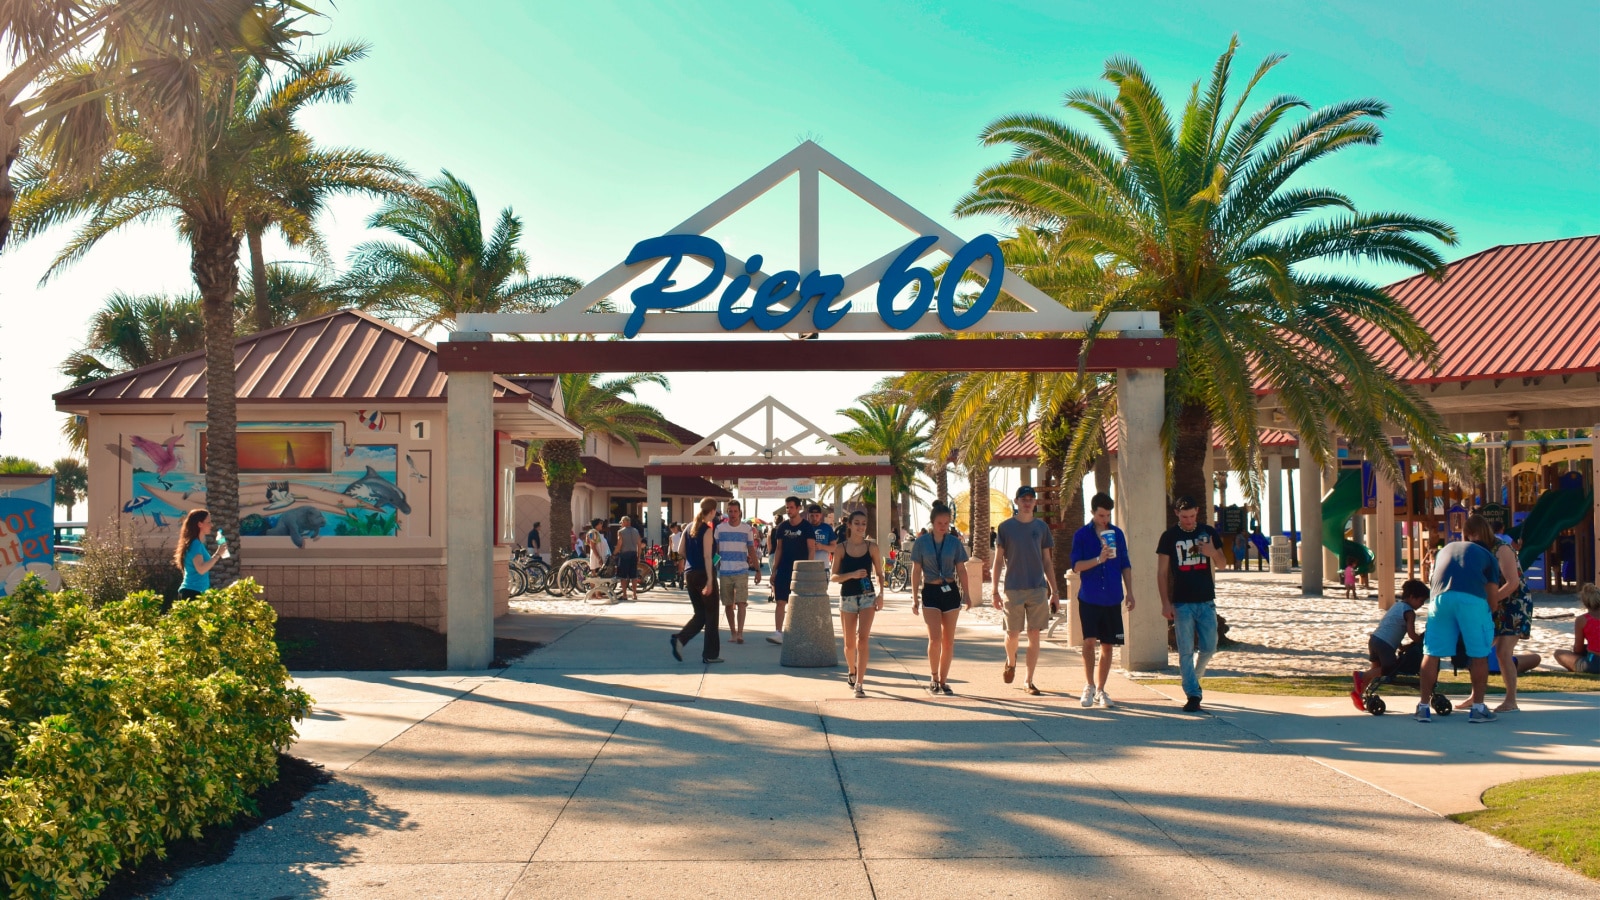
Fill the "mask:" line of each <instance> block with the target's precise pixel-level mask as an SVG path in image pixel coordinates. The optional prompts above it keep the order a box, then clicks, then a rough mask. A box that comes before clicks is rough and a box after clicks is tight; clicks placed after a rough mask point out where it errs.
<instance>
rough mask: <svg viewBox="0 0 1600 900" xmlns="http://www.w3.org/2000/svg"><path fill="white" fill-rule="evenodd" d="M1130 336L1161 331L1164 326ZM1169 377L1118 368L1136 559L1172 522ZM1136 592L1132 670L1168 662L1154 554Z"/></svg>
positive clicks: (1120, 466)
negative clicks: (1166, 434) (1166, 427)
mask: <svg viewBox="0 0 1600 900" xmlns="http://www.w3.org/2000/svg"><path fill="white" fill-rule="evenodd" d="M1124 336H1125V337H1135V336H1137V337H1160V332H1132V333H1125V334H1124ZM1166 377H1167V373H1166V371H1165V370H1164V369H1159V368H1149V369H1145V368H1140V369H1118V370H1117V435H1118V440H1119V445H1118V452H1117V489H1118V491H1119V496H1118V497H1117V518H1118V522H1119V524H1120V525H1121V527H1122V530H1123V532H1124V533H1125V534H1126V535H1127V538H1128V546H1127V547H1125V548H1123V552H1125V553H1128V554H1130V556H1131V557H1132V558H1134V559H1149V558H1150V557H1149V555H1148V554H1150V553H1152V552H1153V551H1154V550H1155V547H1156V544H1157V542H1158V541H1159V540H1160V539H1161V532H1163V531H1165V530H1166V527H1167V491H1166V481H1167V480H1166V478H1165V477H1164V474H1163V473H1164V472H1165V463H1164V460H1165V458H1166V454H1165V452H1164V450H1163V448H1162V445H1161V422H1162V419H1163V418H1164V417H1165V415H1166V402H1165V399H1164V397H1165V385H1166ZM1058 552H1059V551H1058ZM1133 595H1134V599H1135V600H1136V601H1137V603H1136V604H1135V606H1134V608H1133V612H1131V613H1129V614H1128V622H1127V643H1126V644H1124V645H1123V647H1122V666H1123V668H1125V669H1127V670H1128V671H1130V672H1152V671H1156V670H1158V669H1163V668H1166V665H1167V620H1166V619H1165V618H1163V617H1162V615H1161V593H1160V591H1159V590H1158V589H1157V588H1156V567H1155V565H1154V560H1151V564H1150V565H1136V566H1134V567H1133Z"/></svg>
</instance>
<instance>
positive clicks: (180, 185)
mask: <svg viewBox="0 0 1600 900" xmlns="http://www.w3.org/2000/svg"><path fill="white" fill-rule="evenodd" d="M352 54H353V51H352V50H351V48H349V47H340V48H334V49H333V50H330V51H327V52H326V53H323V54H319V55H317V56H314V57H312V58H311V60H310V63H309V64H308V65H307V66H306V67H305V68H303V69H302V68H297V67H291V68H289V69H288V70H287V71H286V72H284V73H283V74H282V75H281V77H278V78H276V79H272V78H269V75H270V73H269V72H268V70H267V67H266V66H265V65H264V64H263V63H261V62H259V61H258V60H256V59H255V58H253V57H251V56H249V55H246V54H245V53H244V52H243V51H239V52H235V53H233V54H230V55H229V60H228V61H229V65H228V66H227V67H213V68H209V69H206V70H203V71H201V72H199V73H198V74H197V75H196V77H195V78H194V79H192V82H193V86H194V95H193V96H192V97H191V98H190V99H191V101H192V102H193V104H194V105H195V115H194V121H193V122H192V123H191V127H192V129H193V132H194V133H193V134H192V135H190V137H191V138H192V139H193V140H192V141H191V144H190V146H189V150H190V155H188V156H186V157H184V158H183V160H182V161H181V164H176V165H175V164H173V163H172V161H171V160H170V159H169V158H168V157H167V155H166V154H165V152H164V149H163V148H164V147H165V146H167V145H168V144H169V143H170V142H171V141H172V138H171V136H169V135H167V134H165V133H164V132H163V131H162V128H163V126H164V124H165V123H163V122H162V121H161V120H159V119H155V118H151V117H146V116H141V115H139V114H138V112H137V110H136V109H130V110H119V114H120V115H121V117H122V118H120V119H119V121H118V126H117V138H116V141H115V144H114V146H113V150H112V151H111V152H110V153H109V154H107V155H106V156H105V157H104V158H103V159H101V160H100V161H99V162H98V164H97V166H96V168H95V169H94V171H93V172H91V173H90V174H89V175H87V176H84V177H80V178H74V179H67V178H60V177H52V176H51V174H50V172H49V169H48V167H47V166H45V165H44V164H43V162H42V161H43V160H47V159H49V158H50V156H51V155H52V154H53V153H56V152H58V151H59V150H60V147H59V146H57V145H55V144H52V143H51V140H52V137H51V136H50V135H48V134H46V135H43V136H40V137H36V138H35V139H34V140H33V142H32V143H31V144H30V146H29V152H30V155H29V157H28V159H27V160H25V161H24V164H23V168H24V172H25V174H24V177H23V178H22V180H21V181H22V184H23V190H22V192H21V193H20V194H19V197H18V201H17V205H16V209H15V210H14V212H15V219H16V226H17V235H18V238H19V239H26V238H29V237H33V236H35V235H37V234H39V233H40V232H42V231H43V230H45V229H47V228H49V227H50V226H52V225H57V224H62V223H64V222H66V221H69V220H73V219H76V218H78V217H79V216H83V215H87V217H88V218H87V221H86V222H85V223H84V224H83V225H82V226H81V227H80V228H79V229H78V231H77V232H76V233H75V234H74V235H73V237H72V238H71V240H70V241H68V243H67V245H66V247H65V248H64V249H63V250H62V251H61V252H60V253H59V254H57V256H56V259H55V261H54V263H53V264H52V265H51V267H50V269H49V270H48V271H47V272H46V275H45V277H46V278H47V279H48V278H49V277H51V276H52V275H54V274H56V273H57V272H59V271H60V270H61V269H62V268H64V267H65V266H67V265H69V264H71V263H73V262H75V261H77V260H78V259H80V258H82V257H83V255H84V254H86V253H87V252H88V251H89V250H90V249H91V248H93V247H94V245H95V244H97V243H98V242H99V241H100V239H101V238H104V237H105V236H107V235H109V234H111V233H113V232H115V231H117V230H118V229H120V228H122V227H123V226H126V225H130V224H134V223H137V222H142V221H148V220H150V219H155V218H159V217H163V216H174V217H175V218H176V219H177V224H178V230H179V233H180V234H182V235H183V237H184V238H185V239H186V240H187V241H188V243H189V248H190V270H191V271H192V272H193V273H194V278H195V285H196V287H198V288H199V291H200V297H201V313H202V318H203V321H204V324H205V350H206V430H207V433H208V435H209V438H208V444H209V448H210V455H209V458H208V460H207V465H206V505H207V508H208V509H209V510H210V511H211V514H212V516H213V521H215V522H216V526H217V529H218V530H219V531H221V532H222V533H224V534H227V535H229V536H230V537H233V538H237V536H238V518H239V472H238V459H237V443H236V437H237V433H236V432H237V424H238V415H237V410H236V406H235V399H234V358H233V343H234V339H235V328H236V323H237V318H236V313H235V300H236V294H237V290H238V281H239V245H240V243H241V240H242V238H243V229H244V225H245V220H246V217H247V216H249V215H256V214H258V213H259V212H260V209H261V207H262V204H263V203H265V202H266V201H267V199H269V197H270V194H269V193H264V192H263V191H262V190H261V185H262V184H263V182H264V181H265V178H264V176H263V175H262V174H261V173H262V172H263V171H265V170H268V169H270V168H271V166H272V165H273V164H274V160H275V159H276V158H278V157H280V156H282V155H283V154H285V153H291V152H295V148H296V147H299V146H300V142H301V139H302V138H303V135H301V134H300V133H299V132H298V131H297V130H296V128H295V124H294V119H295V116H296V115H297V114H298V113H299V112H300V111H302V110H303V109H305V108H306V107H307V106H309V105H311V104H313V103H317V102H320V101H323V100H332V101H343V100H347V99H349V84H348V82H344V81H342V80H340V79H331V78H329V77H327V69H329V68H336V67H337V66H338V65H340V64H341V62H342V61H343V60H345V59H349V58H351V57H352ZM373 174H374V177H379V176H383V177H392V176H394V175H395V171H394V170H393V169H392V168H389V167H387V166H385V165H384V164H381V163H380V164H378V169H377V170H375V171H374V173H373ZM280 199H281V198H280ZM293 215H294V213H293V212H292V211H290V210H288V207H287V206H285V207H284V211H283V213H282V218H283V219H285V220H287V219H289V218H292V216H293ZM239 560H240V557H239V554H237V553H235V554H233V555H232V556H231V557H229V558H228V559H226V560H223V561H221V562H220V563H219V564H218V569H219V573H218V574H219V575H221V576H222V577H223V578H224V579H226V578H229V577H232V576H235V575H237V573H238V566H239Z"/></svg>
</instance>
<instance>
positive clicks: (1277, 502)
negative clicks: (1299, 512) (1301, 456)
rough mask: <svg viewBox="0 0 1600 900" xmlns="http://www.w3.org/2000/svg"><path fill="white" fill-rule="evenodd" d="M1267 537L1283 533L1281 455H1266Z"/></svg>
mask: <svg viewBox="0 0 1600 900" xmlns="http://www.w3.org/2000/svg"><path fill="white" fill-rule="evenodd" d="M1266 526H1267V537H1268V538H1273V537H1276V536H1278V535H1279V534H1282V533H1283V457H1282V456H1279V455H1278V454H1276V453H1274V454H1272V455H1271V456H1268V457H1267V521H1266Z"/></svg>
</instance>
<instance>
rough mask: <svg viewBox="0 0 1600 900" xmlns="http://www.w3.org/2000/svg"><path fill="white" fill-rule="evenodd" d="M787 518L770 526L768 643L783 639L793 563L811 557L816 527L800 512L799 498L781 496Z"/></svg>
mask: <svg viewBox="0 0 1600 900" xmlns="http://www.w3.org/2000/svg"><path fill="white" fill-rule="evenodd" d="M783 503H784V508H785V511H786V512H788V514H789V517H788V518H787V519H783V520H780V521H779V522H778V523H777V524H776V525H773V526H772V545H773V549H772V620H773V623H774V624H773V632H772V636H771V637H769V638H767V643H769V644H781V643H783V615H784V611H785V609H786V608H787V607H788V606H789V587H790V584H791V583H792V582H793V580H794V564H795V563H797V562H800V561H801V560H806V559H810V558H811V542H812V541H813V540H814V539H815V538H816V529H814V528H812V527H811V523H810V522H807V521H806V520H805V518H804V517H803V516H801V515H800V498H799V497H786V498H784V501H783Z"/></svg>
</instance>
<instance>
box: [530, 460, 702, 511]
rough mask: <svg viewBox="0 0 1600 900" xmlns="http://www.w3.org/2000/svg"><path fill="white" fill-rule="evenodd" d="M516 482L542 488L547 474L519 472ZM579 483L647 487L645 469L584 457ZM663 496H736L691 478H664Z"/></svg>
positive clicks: (533, 469)
mask: <svg viewBox="0 0 1600 900" xmlns="http://www.w3.org/2000/svg"><path fill="white" fill-rule="evenodd" d="M517 480H518V481H521V482H524V483H531V484H543V483H544V471H543V470H541V469H540V468H539V467H538V466H531V467H526V468H521V469H518V470H517ZM578 483H579V484H587V485H590V486H591V487H597V488H611V489H616V490H635V491H639V492H640V493H643V492H644V491H645V489H646V487H647V485H646V483H645V476H644V469H630V468H623V467H621V466H613V465H611V464H610V463H608V462H604V461H602V460H601V459H600V458H599V457H597V456H585V457H583V477H582V478H580V479H578ZM661 495H662V496H664V497H696V498H698V497H715V498H717V499H720V500H726V499H728V498H731V497H732V496H733V494H731V493H729V492H728V489H727V488H724V487H723V486H722V485H719V484H717V483H715V482H712V481H707V480H706V479H704V478H698V477H695V476H692V475H663V476H661Z"/></svg>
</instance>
